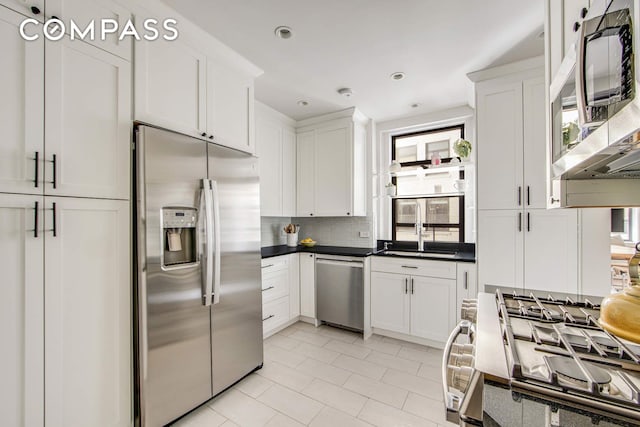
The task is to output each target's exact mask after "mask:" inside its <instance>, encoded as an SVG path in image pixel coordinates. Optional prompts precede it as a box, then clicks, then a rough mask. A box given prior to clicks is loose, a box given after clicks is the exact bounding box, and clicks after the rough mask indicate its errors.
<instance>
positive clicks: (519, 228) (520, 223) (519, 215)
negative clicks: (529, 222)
mask: <svg viewBox="0 0 640 427" xmlns="http://www.w3.org/2000/svg"><path fill="white" fill-rule="evenodd" d="M518 231H522V212H518Z"/></svg>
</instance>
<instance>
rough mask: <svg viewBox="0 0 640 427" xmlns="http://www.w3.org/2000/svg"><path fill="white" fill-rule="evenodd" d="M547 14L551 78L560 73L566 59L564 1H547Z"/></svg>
mask: <svg viewBox="0 0 640 427" xmlns="http://www.w3.org/2000/svg"><path fill="white" fill-rule="evenodd" d="M545 9H546V13H547V14H548V17H547V19H548V28H547V29H546V30H545V39H546V40H548V42H547V43H548V46H549V49H548V51H547V55H548V58H549V70H550V72H551V75H550V78H551V80H553V77H554V76H555V75H556V73H557V72H558V69H559V68H560V64H561V63H562V59H563V57H564V28H563V21H562V1H558V0H546V4H545Z"/></svg>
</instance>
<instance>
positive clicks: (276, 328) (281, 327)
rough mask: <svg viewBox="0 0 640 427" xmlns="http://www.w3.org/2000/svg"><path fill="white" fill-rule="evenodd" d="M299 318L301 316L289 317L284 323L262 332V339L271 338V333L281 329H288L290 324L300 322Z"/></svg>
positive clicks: (273, 333)
mask: <svg viewBox="0 0 640 427" xmlns="http://www.w3.org/2000/svg"><path fill="white" fill-rule="evenodd" d="M299 320H300V317H294V318H292V319H289V320H288V321H287V322H285V323H283V324H282V325H280V326H276V327H275V328H273V329H271V330H269V331H267V332H264V333H263V334H262V339H263V340H265V339H267V338H269V337H270V336H271V335H275V334H277V333H278V332H280V331H282V330H284V329H287V328H288V327H289V326H291V325H293V324H294V323H298V321H299Z"/></svg>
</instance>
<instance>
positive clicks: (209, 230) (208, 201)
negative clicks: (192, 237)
mask: <svg viewBox="0 0 640 427" xmlns="http://www.w3.org/2000/svg"><path fill="white" fill-rule="evenodd" d="M200 191H201V194H200V205H201V206H202V201H204V221H205V223H204V233H205V244H204V247H205V252H204V254H203V255H204V261H205V262H204V263H203V264H204V265H203V270H204V271H203V273H204V274H203V275H202V276H203V278H202V279H203V283H202V304H203V305H204V306H210V305H211V294H212V292H213V289H212V288H213V200H212V195H211V181H209V180H208V179H206V178H203V179H202V182H201V190H200Z"/></svg>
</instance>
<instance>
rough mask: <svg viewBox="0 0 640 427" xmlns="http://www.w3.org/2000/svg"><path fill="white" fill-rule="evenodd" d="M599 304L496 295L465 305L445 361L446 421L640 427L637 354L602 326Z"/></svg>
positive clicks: (597, 301)
mask: <svg viewBox="0 0 640 427" xmlns="http://www.w3.org/2000/svg"><path fill="white" fill-rule="evenodd" d="M600 300H601V299H600V298H594V297H578V296H568V295H564V294H548V293H547V292H537V291H532V292H522V291H520V292H515V293H514V292H513V291H512V290H509V291H505V290H499V289H498V290H496V292H495V294H480V297H479V301H478V303H477V304H475V303H473V302H467V305H466V312H465V313H463V314H464V316H463V317H465V318H466V320H465V321H463V323H462V324H461V325H459V327H458V328H457V329H456V331H454V333H452V335H451V337H450V340H449V341H450V342H449V343H448V345H447V349H446V351H445V356H444V360H443V380H444V381H443V382H444V387H445V404H446V406H447V415H448V419H449V420H450V421H454V422H458V423H459V424H460V425H463V426H464V425H484V426H505V427H506V426H509V427H511V426H527V427H529V426H532V427H535V426H545V427H546V426H563V427H564V426H567V427H571V426H589V425H599V426H610V425H623V426H624V425H626V426H637V425H640V346H638V345H635V344H632V343H629V342H626V341H624V340H621V339H618V338H616V337H614V336H612V335H610V334H609V333H607V332H606V331H604V330H603V329H602V328H600V327H599V326H598V323H597V320H598V317H599V313H600ZM476 307H477V312H476V311H475V310H476ZM464 345H466V347H464ZM463 349H466V354H467V355H468V356H467V358H466V359H464V360H463V359H461V358H460V355H459V353H460V352H461V350H463Z"/></svg>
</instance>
